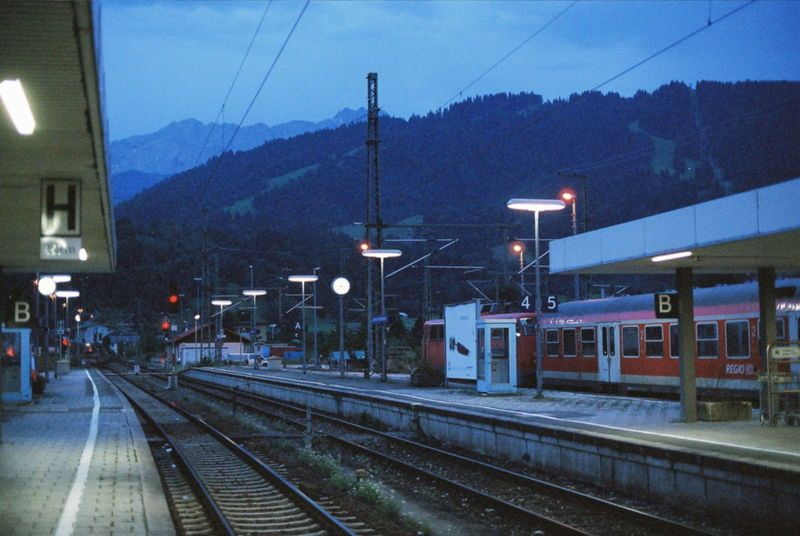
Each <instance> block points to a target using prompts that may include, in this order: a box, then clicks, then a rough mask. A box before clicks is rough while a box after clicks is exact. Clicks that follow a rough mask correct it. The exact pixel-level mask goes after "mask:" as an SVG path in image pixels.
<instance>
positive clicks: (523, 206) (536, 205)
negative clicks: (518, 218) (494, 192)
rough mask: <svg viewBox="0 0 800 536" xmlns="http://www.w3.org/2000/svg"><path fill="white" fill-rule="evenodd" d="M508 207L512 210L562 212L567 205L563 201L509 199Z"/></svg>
mask: <svg viewBox="0 0 800 536" xmlns="http://www.w3.org/2000/svg"><path fill="white" fill-rule="evenodd" d="M506 206H507V207H508V208H510V209H512V210H527V211H528V212H546V211H548V210H561V209H563V208H564V207H565V206H566V205H565V204H564V202H563V201H562V200H561V199H509V200H508V202H507V203H506Z"/></svg>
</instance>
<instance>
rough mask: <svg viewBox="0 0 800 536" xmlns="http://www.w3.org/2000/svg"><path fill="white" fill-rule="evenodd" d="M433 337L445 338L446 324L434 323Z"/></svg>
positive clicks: (431, 334) (431, 336) (431, 329)
mask: <svg viewBox="0 0 800 536" xmlns="http://www.w3.org/2000/svg"><path fill="white" fill-rule="evenodd" d="M430 338H431V339H444V326H443V325H441V324H437V325H433V326H431V327H430Z"/></svg>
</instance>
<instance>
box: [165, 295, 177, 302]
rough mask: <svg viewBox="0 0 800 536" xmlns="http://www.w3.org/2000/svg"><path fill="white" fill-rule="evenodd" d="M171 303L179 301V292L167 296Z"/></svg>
mask: <svg viewBox="0 0 800 536" xmlns="http://www.w3.org/2000/svg"><path fill="white" fill-rule="evenodd" d="M167 301H169V303H178V295H177V294H170V295H169V298H167Z"/></svg>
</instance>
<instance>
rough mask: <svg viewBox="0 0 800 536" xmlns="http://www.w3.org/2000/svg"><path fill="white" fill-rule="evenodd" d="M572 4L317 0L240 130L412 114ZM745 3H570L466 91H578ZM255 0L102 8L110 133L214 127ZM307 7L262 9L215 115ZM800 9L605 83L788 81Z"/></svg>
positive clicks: (241, 97) (246, 96) (799, 46)
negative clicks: (370, 93) (374, 83)
mask: <svg viewBox="0 0 800 536" xmlns="http://www.w3.org/2000/svg"><path fill="white" fill-rule="evenodd" d="M570 3H571V2H460V1H443V2H381V3H377V2H367V1H361V2H325V1H314V2H312V3H311V4H310V6H309V7H308V9H307V10H306V12H305V14H304V16H303V18H302V19H301V20H300V23H299V25H298V27H297V30H296V32H295V33H294V35H293V36H292V38H291V40H290V41H289V43H288V45H287V47H286V50H285V52H284V54H283V56H282V57H281V59H280V61H279V62H278V64H277V66H276V68H275V70H274V72H273V73H272V76H271V77H270V79H269V80H268V81H267V83H266V85H265V87H264V89H263V91H262V92H261V94H260V96H259V98H258V99H257V101H256V103H255V106H254V107H253V110H252V112H251V113H250V115H249V116H248V117H247V119H246V120H245V122H244V123H245V124H251V123H255V122H265V123H267V124H275V123H281V122H285V121H290V120H294V119H304V120H313V121H318V120H321V119H324V118H326V117H330V116H332V115H333V114H334V113H336V112H337V111H338V110H340V109H341V108H343V107H345V106H347V107H351V108H357V107H360V106H365V105H366V104H365V102H366V80H365V77H366V74H367V73H368V72H370V71H376V72H378V74H379V91H380V104H381V107H382V108H383V109H384V110H386V111H387V112H388V113H390V114H392V115H397V116H402V117H408V116H409V115H411V114H424V113H426V112H428V111H429V110H431V109H436V108H437V107H439V106H442V105H443V104H445V103H447V102H448V101H449V100H450V98H451V97H453V96H454V95H457V94H458V92H459V91H460V90H462V89H463V88H464V87H465V86H467V85H468V84H469V83H470V82H471V81H472V80H474V79H475V78H476V77H477V76H478V75H480V74H481V73H482V72H484V71H485V70H486V69H488V68H489V67H490V66H491V65H492V64H494V63H495V62H496V61H498V60H499V59H500V58H502V57H503V56H504V55H506V54H507V53H508V52H509V51H511V50H512V49H513V48H514V47H516V46H517V45H519V44H520V43H521V42H523V41H524V40H525V39H526V38H528V37H530V36H531V35H532V34H533V33H534V32H535V31H536V30H537V29H538V28H540V27H541V26H542V25H543V24H545V23H546V22H547V21H549V20H550V19H552V18H553V17H554V16H555V15H556V14H558V13H559V12H560V11H563V10H564V9H565V8H567V7H568V6H569V5H570ZM743 3H744V2H742V1H736V2H724V1H720V0H714V1H711V2H708V1H695V2H685V1H683V2H588V1H587V2H579V3H577V4H576V5H575V6H573V7H572V8H570V9H569V10H568V11H567V12H566V13H564V14H563V15H562V16H561V17H560V18H559V19H557V20H556V21H555V22H553V23H552V24H551V25H550V26H549V27H547V28H546V29H545V30H544V31H542V32H541V33H540V34H539V35H537V36H536V37H534V38H533V39H532V40H530V41H529V42H528V43H527V44H525V45H524V46H523V47H522V48H520V49H519V50H518V51H517V52H516V53H515V54H513V55H512V56H511V57H510V58H509V59H508V60H506V61H505V62H504V63H502V64H501V65H499V66H498V67H497V68H496V69H494V70H493V71H492V72H491V73H489V74H488V75H486V76H485V77H484V78H482V79H481V80H480V81H479V82H478V83H476V84H475V85H473V86H472V87H470V88H469V90H467V91H465V92H464V93H463V96H464V97H467V96H469V95H475V94H486V93H496V92H502V91H507V92H520V91H533V92H536V93H539V94H542V95H544V97H545V98H548V99H552V98H558V97H568V96H569V95H570V94H571V93H575V92H581V91H585V90H587V89H590V88H592V87H595V86H596V85H598V84H600V83H601V82H603V81H605V80H606V79H608V78H610V77H611V76H613V75H615V74H617V73H619V72H621V71H623V70H624V69H626V68H627V67H630V66H631V65H633V64H635V63H637V62H638V61H641V60H642V59H644V58H646V57H647V56H649V55H650V54H652V53H654V52H656V51H658V50H659V49H661V48H663V47H665V46H667V45H669V44H670V43H672V42H673V41H676V40H677V39H679V38H680V37H682V36H684V35H686V34H689V33H690V32H692V31H693V30H696V29H698V28H700V27H702V26H703V25H704V24H706V21H707V20H708V18H709V13H710V16H711V19H712V20H714V19H716V18H718V17H720V16H722V15H724V14H725V13H726V12H728V11H731V10H733V9H735V8H736V7H737V6H740V5H742V4H743ZM266 7H267V3H266V2H255V1H253V2H225V1H218V2H195V1H184V2H161V1H148V2H131V1H129V0H127V1H117V0H114V1H110V0H103V2H102V26H101V33H102V53H103V62H104V69H105V75H106V105H107V115H108V117H109V127H110V133H109V134H110V138H111V139H112V140H115V139H120V138H124V137H127V136H131V135H134V134H142V133H147V132H151V131H154V130H157V129H159V128H161V127H163V126H165V125H167V124H168V123H169V122H171V121H176V120H180V119H186V118H190V117H192V118H197V119H200V120H201V121H204V122H208V121H212V120H214V118H215V117H216V116H217V112H218V111H219V109H220V106H221V105H222V102H223V98H224V97H225V94H226V92H227V91H228V87H229V86H230V84H231V81H232V80H233V77H234V75H235V73H236V71H237V68H238V66H239V64H240V62H241V61H242V57H243V55H244V51H245V50H246V49H247V46H248V44H249V43H250V40H251V38H252V36H253V32H254V30H255V28H256V26H257V25H258V22H259V20H260V19H261V17H262V15H263V13H264V11H265V9H266ZM302 7H303V2H302V1H301V2H297V1H284V2H274V3H273V4H272V5H271V6H270V8H269V11H268V13H267V15H266V18H265V19H264V23H263V26H262V28H261V31H260V33H259V34H258V36H257V38H256V40H255V42H254V45H253V48H252V51H251V53H250V56H249V57H248V59H247V62H246V63H245V64H244V67H243V69H242V72H241V75H240V78H239V80H238V82H237V84H236V86H235V87H234V89H233V91H232V93H231V97H230V98H229V100H228V102H227V104H226V106H225V121H227V122H233V123H238V122H239V120H240V119H241V118H242V114H243V113H244V111H245V109H246V107H247V104H248V103H249V102H250V100H251V99H252V97H253V95H254V94H255V91H256V89H257V88H258V86H259V84H260V83H261V81H262V79H263V77H264V75H265V74H266V71H267V69H268V67H269V65H270V63H272V60H273V58H274V57H275V54H276V52H277V50H278V48H279V47H280V45H281V43H283V41H284V40H285V38H286V36H287V34H288V32H289V29H290V28H291V26H292V24H293V23H294V21H295V19H296V18H297V16H298V14H299V13H300V11H301V9H302ZM798 28H800V2H769V1H763V2H757V3H755V4H753V5H750V6H748V7H746V8H745V9H743V10H741V11H740V12H738V13H736V14H734V15H732V16H730V17H729V18H727V19H725V20H723V21H720V22H719V23H717V24H713V25H712V27H711V28H709V29H707V30H706V31H703V32H701V33H699V34H698V35H696V36H695V37H693V38H691V39H688V40H687V41H685V42H684V43H682V44H680V45H678V46H677V47H675V48H673V49H672V50H669V51H668V52H666V53H664V54H662V55H660V56H659V57H657V58H656V59H654V60H653V61H651V62H649V63H647V64H646V65H643V66H642V67H639V68H637V69H635V70H633V71H632V72H630V73H629V74H627V75H625V76H623V77H621V78H619V79H618V80H615V81H614V82H612V83H610V84H608V85H607V86H604V87H603V88H602V91H615V92H618V93H621V94H623V95H631V94H633V93H634V92H636V91H637V90H639V89H645V90H652V89H655V88H656V87H658V86H659V85H661V84H664V83H668V82H670V81H672V80H680V81H684V82H686V83H689V84H694V83H695V82H696V81H697V80H704V79H705V80H726V81H737V80H776V79H781V80H799V79H800V61H798V58H800V39H798V36H797V30H798Z"/></svg>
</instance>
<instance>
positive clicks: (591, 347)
mask: <svg viewBox="0 0 800 536" xmlns="http://www.w3.org/2000/svg"><path fill="white" fill-rule="evenodd" d="M581 355H582V356H583V357H594V356H596V355H597V339H596V333H595V331H594V328H581Z"/></svg>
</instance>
